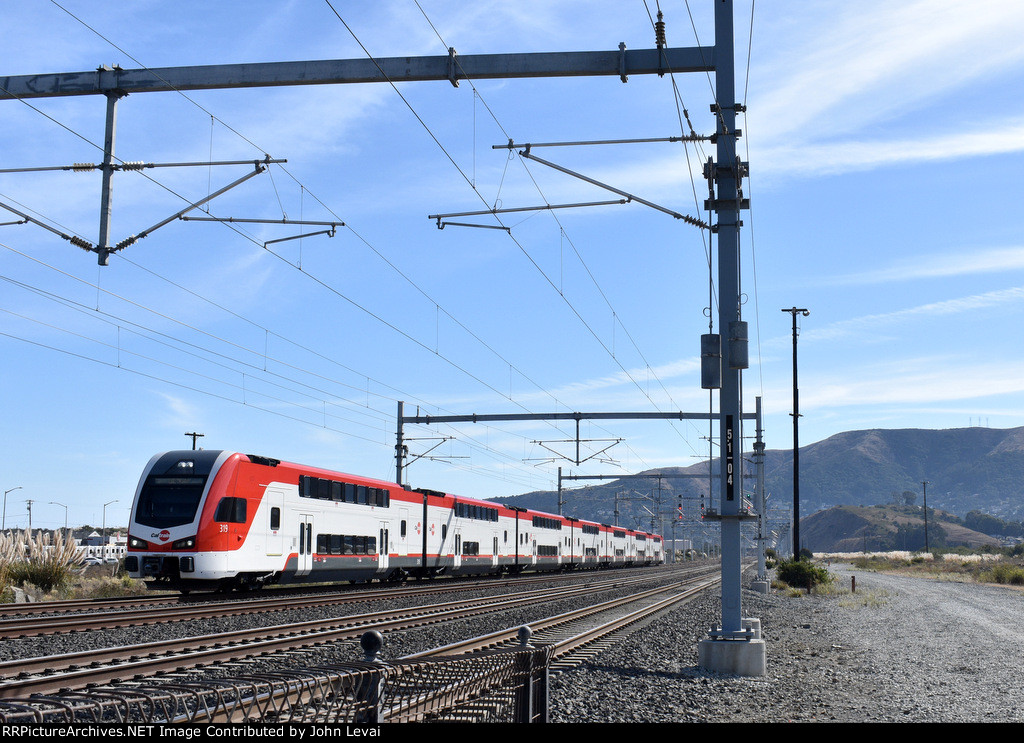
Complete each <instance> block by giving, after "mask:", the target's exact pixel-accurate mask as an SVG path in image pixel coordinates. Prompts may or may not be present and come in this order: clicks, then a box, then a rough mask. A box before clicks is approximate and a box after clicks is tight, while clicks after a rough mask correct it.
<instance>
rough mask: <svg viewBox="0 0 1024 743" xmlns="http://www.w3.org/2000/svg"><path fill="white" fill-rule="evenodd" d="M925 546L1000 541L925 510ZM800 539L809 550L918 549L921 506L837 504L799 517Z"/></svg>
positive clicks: (973, 545) (921, 542) (920, 546)
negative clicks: (926, 536) (926, 520)
mask: <svg viewBox="0 0 1024 743" xmlns="http://www.w3.org/2000/svg"><path fill="white" fill-rule="evenodd" d="M928 511H929V514H928V546H929V547H930V548H932V549H934V548H936V547H961V546H962V547H970V548H977V547H989V546H998V544H999V541H998V540H996V539H994V538H993V537H990V536H988V535H987V534H982V533H980V532H977V531H972V530H971V529H968V528H967V527H965V526H964V525H963V524H960V523H957V522H958V521H959V519H956V517H954V516H950V515H949V514H946V513H944V512H942V511H937V510H933V509H931V508H929V509H928ZM800 541H801V543H802V544H803V545H804V546H805V547H806V548H807V549H809V550H811V551H812V552H861V551H865V550H866V551H888V550H910V551H915V550H920V549H923V548H924V546H925V523H924V517H923V513H922V511H921V509H920V508H900V507H893V506H836V507H835V508H829V509H826V510H823V511H818V512H817V513H814V514H812V515H810V516H808V517H806V518H802V519H800Z"/></svg>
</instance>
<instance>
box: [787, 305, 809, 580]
mask: <svg viewBox="0 0 1024 743" xmlns="http://www.w3.org/2000/svg"><path fill="white" fill-rule="evenodd" d="M782 311H783V312H789V313H790V314H792V315H793V413H792V415H793V559H794V560H796V559H799V558H800V436H799V422H800V392H799V391H798V388H797V384H796V335H797V333H796V316H797V314H800V315H803V316H804V317H807V316H808V315H809V314H811V313H810V312H809V311H808V310H805V309H802V308H798V307H790V308H789V309H788V310H787V309H783V310H782Z"/></svg>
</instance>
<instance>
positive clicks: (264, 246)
mask: <svg viewBox="0 0 1024 743" xmlns="http://www.w3.org/2000/svg"><path fill="white" fill-rule="evenodd" d="M54 4H55V5H56V6H57V7H59V8H61V10H63V11H64V12H65V13H67V14H68V15H69V16H71V17H72V18H74V19H75V20H76V21H78V22H79V23H82V25H84V26H85V27H86V28H88V29H89V30H90V31H92V32H93V33H95V34H96V35H97V36H99V37H100V38H102V39H103V40H104V41H106V42H107V43H109V44H110V45H111V46H113V47H114V48H115V49H118V51H120V52H122V53H126V52H125V51H124V49H122V48H121V47H120V46H118V45H116V44H114V43H113V42H112V41H110V40H109V39H108V38H106V37H105V36H103V35H102V34H100V33H99V32H98V31H96V30H95V29H94V28H92V27H91V26H89V25H88V24H86V23H85V22H84V21H82V20H81V19H80V18H78V17H77V16H75V15H74V14H72V13H70V12H69V11H68V10H67V9H65V8H63V7H62V6H60V5H59V3H56V2H54ZM128 56H129V57H131V58H132V59H133V60H134V61H136V62H137V63H138V64H140V66H142V67H145V66H144V65H142V64H141V63H139V62H138V60H135V58H134V57H132V56H131V55H128ZM147 69H148V68H147ZM178 92H179V94H180V95H182V97H184V98H185V99H186V100H188V101H189V102H190V103H192V104H193V105H195V106H197V107H198V108H199V109H200V110H202V111H203V112H204V113H207V114H209V115H210V117H211V122H213V121H217V122H218V123H221V124H222V125H224V126H225V127H226V128H227V129H229V130H230V131H232V132H233V133H234V134H236V135H237V136H239V137H240V138H241V139H243V140H244V141H245V142H247V143H248V144H250V145H251V146H253V147H255V148H256V149H260V150H261V151H262V149H261V148H258V147H256V145H255V144H254V143H253V142H252V141H251V140H249V139H248V138H246V137H245V136H244V135H242V134H241V133H240V132H238V131H237V130H236V129H234V128H233V127H231V126H230V125H228V124H226V122H224V121H223V120H222V119H220V118H218V117H216V116H215V115H214V114H212V113H211V112H209V111H208V110H207V109H206V108H204V107H203V106H201V105H199V104H198V103H197V102H196V101H195V100H194V99H193V98H191V97H189V96H188V95H185V94H184V93H183V92H181V91H178ZM22 102H23V103H25V104H26V105H28V106H30V107H31V108H33V110H36V111H37V112H38V113H40V114H42V115H44V116H46V117H47V118H49V119H50V120H51V121H53V122H54V123H56V124H58V125H60V126H62V127H63V128H65V129H66V130H67V131H69V132H71V133H73V134H75V136H78V137H79V138H81V139H83V141H86V142H88V143H89V144H91V145H92V146H94V147H96V148H97V149H98V150H100V151H102V150H103V148H102V147H101V146H100V145H98V144H96V143H93V142H89V140H88V139H87V138H85V137H84V136H82V135H81V134H79V133H77V132H75V131H74V130H73V129H71V128H69V127H67V126H66V125H64V124H62V123H61V122H59V121H57V120H56V119H54V118H53V117H51V116H49V115H47V114H45V113H44V112H42V111H41V110H39V109H38V108H37V107H35V106H32V105H31V104H29V103H28V102H27V101H22ZM211 138H212V135H211ZM211 147H212V145H211ZM211 159H212V158H211ZM282 169H283V170H285V172H288V171H287V170H286V169H284V168H282ZM147 177H148V176H147ZM289 177H291V178H292V179H293V180H295V181H296V182H297V183H298V181H297V179H295V178H294V176H293V175H291V174H290V173H289ZM151 180H152V179H151ZM154 182H155V183H158V185H161V186H162V187H164V188H166V186H163V184H159V182H157V181H154ZM300 185H301V184H300ZM167 190H169V191H170V189H167ZM171 192H172V193H173V191H171ZM176 195H177V194H176ZM179 197H180V198H182V199H183V200H186V201H187V199H185V198H184V197H181V196H180V195H179ZM314 197H315V196H314ZM317 200H318V201H320V200H319V199H317ZM320 203H321V204H322V202H320ZM339 221H340V220H339ZM228 226H230V227H231V228H232V229H234V230H235V231H236V232H238V233H239V234H240V235H242V236H243V237H245V238H246V239H248V240H250V241H251V242H253V243H255V244H257V245H261V247H263V248H264V249H266V244H265V243H264V244H261V243H260V242H259V241H257V240H256V239H255V238H253V237H252V236H249V235H247V234H245V233H243V232H242V231H240V230H238V229H237V228H236V227H234V226H232V225H231V224H228ZM58 234H59V233H58ZM78 239H81V238H78ZM361 239H363V238H361ZM81 242H82V243H83V245H84V244H85V243H86V242H87V241H85V240H81ZM363 242H364V243H366V244H367V245H368V246H369V243H368V242H367V241H366V240H365V239H363ZM371 248H372V246H371ZM268 252H270V253H272V254H274V255H275V256H276V257H278V258H279V259H282V260H284V262H286V263H288V264H289V265H292V264H291V263H290V262H289V261H287V260H285V259H284V258H283V257H282V256H280V255H279V254H276V253H273V251H269V250H268ZM374 252H376V253H377V254H378V255H379V256H381V257H383V256H382V254H381V253H380V252H379V251H377V250H376V249H374ZM388 263H389V265H391V266H392V267H393V268H395V267H394V265H393V264H392V263H390V262H388ZM300 270H301V268H300ZM303 273H304V274H305V275H307V276H309V274H308V272H303ZM403 277H405V276H404V274H403ZM405 278H407V277H405ZM318 283H320V284H321V285H323V286H328V284H327V283H326V282H324V281H319V282H318ZM339 296H343V298H345V299H346V300H348V301H350V302H351V300H349V298H348V297H344V295H341V294H340V293H339ZM352 303H353V304H354V305H356V306H357V307H359V308H360V309H362V310H363V311H364V312H367V313H368V314H370V315H371V316H373V317H375V318H376V319H378V320H381V321H382V322H385V324H386V325H388V326H389V327H391V328H392V329H394V330H396V332H399V333H400V334H402V335H405V336H406V337H407V338H409V339H410V340H414V341H415V339H413V338H412V336H411V335H409V334H407V333H404V332H403V331H401V330H400V329H399V328H397V326H395V325H393V324H390V323H387V322H386V321H383V319H382V318H380V317H379V316H377V315H374V313H372V312H369V310H367V309H366V308H365V307H362V306H361V305H359V304H358V303H355V302H352ZM443 311H444V312H445V314H446V316H448V317H450V318H452V319H453V320H454V321H455V322H457V323H458V324H459V325H460V327H463V328H464V329H465V325H463V324H462V323H461V322H459V321H457V320H456V319H455V318H454V316H453V315H451V313H450V312H448V311H447V310H443ZM467 330H468V329H467ZM473 336H474V338H477V340H480V339H479V337H478V336H476V335H475V334H473ZM420 345H421V346H422V347H423V348H425V349H426V348H429V346H427V345H426V344H423V343H420ZM485 345H486V344H485ZM487 348H488V349H489V350H491V351H493V349H492V348H491V347H490V346H487ZM435 351H436V349H435ZM438 355H439V356H441V358H445V359H446V360H448V359H447V357H445V356H443V355H441V354H438ZM449 361H450V360H449ZM453 365H454V366H455V367H456V368H457V369H459V370H460V371H463V372H464V373H466V374H467V375H468V376H470V377H472V378H474V379H477V381H481V382H482V380H480V379H479V378H478V377H476V376H475V375H472V374H469V372H468V371H467V370H465V369H463V368H462V367H459V366H458V365H457V364H453ZM517 371H518V372H519V373H520V375H521V376H522V377H523V378H525V379H528V380H529V377H528V376H527V375H526V374H525V373H523V372H522V371H521V370H517ZM484 384H485V386H488V385H486V383H484ZM491 389H492V390H494V391H497V388H494V387H491ZM538 389H541V390H542V391H543V388H541V387H540V386H539V385H538ZM553 399H554V398H553Z"/></svg>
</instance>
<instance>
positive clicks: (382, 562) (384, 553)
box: [377, 521, 390, 570]
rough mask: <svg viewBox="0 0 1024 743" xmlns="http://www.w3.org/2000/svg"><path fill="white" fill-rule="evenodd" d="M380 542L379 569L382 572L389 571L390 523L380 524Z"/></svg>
mask: <svg viewBox="0 0 1024 743" xmlns="http://www.w3.org/2000/svg"><path fill="white" fill-rule="evenodd" d="M378 538H379V541H378V543H377V559H378V560H379V562H378V563H377V567H378V569H380V570H387V567H388V552H389V550H388V540H389V539H390V535H389V534H388V522H387V521H381V522H380V532H379V533H378Z"/></svg>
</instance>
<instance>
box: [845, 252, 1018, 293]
mask: <svg viewBox="0 0 1024 743" xmlns="http://www.w3.org/2000/svg"><path fill="white" fill-rule="evenodd" d="M1022 268H1024V246H1019V247H1012V248H990V249H988V250H970V249H965V250H962V251H960V252H958V253H952V254H946V255H929V256H925V257H918V258H916V259H915V260H913V261H909V260H907V261H901V262H898V263H895V264H893V265H891V266H888V267H885V268H879V269H876V270H874V271H865V272H863V273H857V274H850V275H848V276H840V277H838V278H837V279H835V281H836V283H839V284H883V283H890V282H895V281H913V280H917V279H930V278H948V277H951V276H967V275H972V274H985V273H1002V272H1005V271H1016V270H1019V269H1022Z"/></svg>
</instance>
